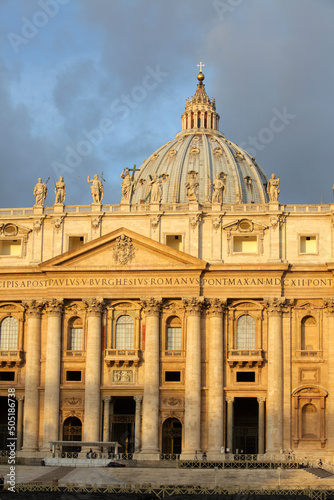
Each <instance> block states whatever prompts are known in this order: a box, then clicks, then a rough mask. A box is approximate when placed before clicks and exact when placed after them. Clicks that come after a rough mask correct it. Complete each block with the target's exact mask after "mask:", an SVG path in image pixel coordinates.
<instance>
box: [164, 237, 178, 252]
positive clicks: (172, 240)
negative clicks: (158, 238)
mask: <svg viewBox="0 0 334 500" xmlns="http://www.w3.org/2000/svg"><path fill="white" fill-rule="evenodd" d="M166 245H167V246H168V247H171V248H174V249H175V250H180V251H182V235H181V234H168V235H167V236H166Z"/></svg>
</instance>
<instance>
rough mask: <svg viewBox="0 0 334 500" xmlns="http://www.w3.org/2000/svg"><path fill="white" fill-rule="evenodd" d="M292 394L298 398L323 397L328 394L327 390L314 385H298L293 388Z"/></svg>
mask: <svg viewBox="0 0 334 500" xmlns="http://www.w3.org/2000/svg"><path fill="white" fill-rule="evenodd" d="M292 396H294V397H299V398H312V397H313V398H317V397H318V398H319V397H322V398H325V397H327V396H328V392H327V391H325V389H322V388H321V387H316V386H314V385H310V386H304V387H299V388H298V389H295V390H294V391H293V393H292Z"/></svg>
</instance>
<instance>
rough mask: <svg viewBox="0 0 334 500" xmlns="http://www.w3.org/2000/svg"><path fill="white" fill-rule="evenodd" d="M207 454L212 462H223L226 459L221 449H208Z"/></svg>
mask: <svg viewBox="0 0 334 500" xmlns="http://www.w3.org/2000/svg"><path fill="white" fill-rule="evenodd" d="M206 456H207V460H208V461H210V462H215V461H217V462H218V461H219V462H222V461H223V460H225V453H220V451H208V452H207V454H206Z"/></svg>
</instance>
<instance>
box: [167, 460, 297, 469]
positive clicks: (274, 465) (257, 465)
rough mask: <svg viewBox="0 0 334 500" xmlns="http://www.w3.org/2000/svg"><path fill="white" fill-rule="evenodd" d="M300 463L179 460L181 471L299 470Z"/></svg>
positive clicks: (178, 464)
mask: <svg viewBox="0 0 334 500" xmlns="http://www.w3.org/2000/svg"><path fill="white" fill-rule="evenodd" d="M298 465H299V464H298V462H294V461H289V462H283V461H282V462H277V461H275V462H274V461H273V462H268V461H265V462H261V461H255V460H254V461H251V460H231V461H222V462H215V461H208V460H179V461H178V463H177V466H178V467H179V468H180V469H214V468H217V469H278V468H281V469H298Z"/></svg>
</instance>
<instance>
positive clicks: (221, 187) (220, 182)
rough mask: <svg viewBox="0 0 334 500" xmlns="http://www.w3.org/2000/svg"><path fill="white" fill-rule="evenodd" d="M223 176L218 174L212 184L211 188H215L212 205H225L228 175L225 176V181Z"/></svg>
mask: <svg viewBox="0 0 334 500" xmlns="http://www.w3.org/2000/svg"><path fill="white" fill-rule="evenodd" d="M221 175H222V174H216V178H215V180H214V181H213V182H211V186H212V187H213V193H212V203H223V199H224V192H225V183H226V175H225V174H223V179H222V178H221Z"/></svg>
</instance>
